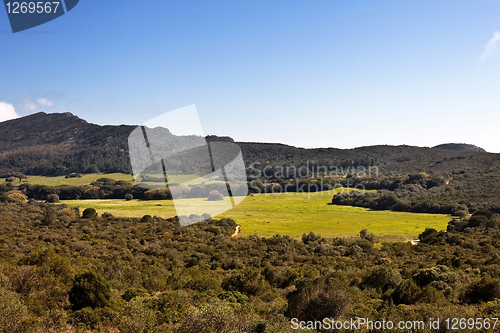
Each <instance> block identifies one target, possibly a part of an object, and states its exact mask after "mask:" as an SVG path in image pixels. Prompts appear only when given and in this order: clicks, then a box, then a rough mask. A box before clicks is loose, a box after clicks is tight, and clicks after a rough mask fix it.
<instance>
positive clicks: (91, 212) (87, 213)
mask: <svg viewBox="0 0 500 333" xmlns="http://www.w3.org/2000/svg"><path fill="white" fill-rule="evenodd" d="M82 217H83V218H84V219H94V218H96V217H97V212H96V210H95V209H94V208H87V209H85V210H84V211H83V214H82Z"/></svg>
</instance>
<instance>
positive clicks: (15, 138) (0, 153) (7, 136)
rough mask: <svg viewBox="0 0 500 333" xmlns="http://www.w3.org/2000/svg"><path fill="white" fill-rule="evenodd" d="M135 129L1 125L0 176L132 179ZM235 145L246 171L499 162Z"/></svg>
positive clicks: (462, 148) (404, 149) (434, 151)
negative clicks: (254, 167) (254, 166)
mask: <svg viewBox="0 0 500 333" xmlns="http://www.w3.org/2000/svg"><path fill="white" fill-rule="evenodd" d="M136 127H137V125H97V124H92V123H89V122H87V121H86V120H84V119H81V118H79V117H78V116H75V115H73V114H71V113H69V112H66V113H45V112H38V113H35V114H32V115H28V116H25V117H21V118H17V119H12V120H8V121H5V122H1V123H0V137H1V140H0V174H5V173H9V172H23V173H26V174H31V175H64V174H68V173H72V172H80V173H93V172H104V173H107V172H125V173H130V172H131V167H130V161H129V156H128V140H127V139H128V135H129V134H130V133H131V132H132V131H133V130H134V129H135V128H136ZM206 140H207V141H209V142H210V141H228V142H234V140H233V139H232V138H230V137H227V136H216V135H209V136H207V137H206ZM237 144H238V145H239V146H240V147H241V149H242V152H243V157H244V159H245V161H246V163H247V166H249V165H250V164H251V163H254V162H257V163H260V164H261V165H283V166H285V165H296V166H298V165H301V163H302V164H303V163H306V162H309V163H312V164H315V165H336V166H349V165H365V166H368V165H377V166H380V167H381V168H382V169H383V172H384V173H402V172H415V171H417V172H418V171H420V172H428V171H440V170H441V171H446V170H447V169H449V168H443V167H442V166H443V165H439V164H443V163H444V164H445V165H446V164H449V162H450V161H455V162H456V161H459V160H464V159H471V158H472V159H474V160H475V162H479V163H480V164H483V163H485V162H486V160H490V159H493V160H495V161H496V160H498V159H499V156H500V155H498V154H491V153H487V152H486V151H484V149H482V148H480V147H476V146H474V145H468V144H442V145H438V146H435V147H432V148H429V147H417V146H408V145H399V146H390V145H375V146H363V147H357V148H351V149H340V148H333V147H331V148H298V147H294V146H290V145H286V144H282V143H259V142H237ZM462 162H463V161H462ZM436 163H437V164H436ZM455 164H458V165H460V164H463V163H455ZM472 164H473V165H474V164H477V163H472ZM432 169H434V170H432ZM448 171H449V170H448Z"/></svg>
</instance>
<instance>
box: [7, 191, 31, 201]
mask: <svg viewBox="0 0 500 333" xmlns="http://www.w3.org/2000/svg"><path fill="white" fill-rule="evenodd" d="M7 197H8V198H9V201H10V202H28V197H27V196H25V195H24V194H22V193H11V194H9V195H8V196H7Z"/></svg>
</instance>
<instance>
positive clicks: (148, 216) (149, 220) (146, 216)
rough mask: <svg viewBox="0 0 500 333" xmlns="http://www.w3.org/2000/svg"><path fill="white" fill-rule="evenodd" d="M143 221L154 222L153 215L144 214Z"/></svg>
mask: <svg viewBox="0 0 500 333" xmlns="http://www.w3.org/2000/svg"><path fill="white" fill-rule="evenodd" d="M141 222H148V223H149V222H153V218H152V217H151V215H144V216H143V217H142V218H141Z"/></svg>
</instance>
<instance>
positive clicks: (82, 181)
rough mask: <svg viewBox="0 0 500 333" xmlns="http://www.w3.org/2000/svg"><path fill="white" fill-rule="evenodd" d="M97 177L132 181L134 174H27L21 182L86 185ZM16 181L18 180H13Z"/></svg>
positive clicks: (3, 180)
mask: <svg viewBox="0 0 500 333" xmlns="http://www.w3.org/2000/svg"><path fill="white" fill-rule="evenodd" d="M99 178H111V179H114V180H124V181H127V182H133V181H134V176H132V175H130V174H126V173H106V174H102V173H96V174H87V175H83V176H82V177H80V178H78V177H75V178H65V177H64V176H59V177H45V176H28V179H24V180H23V181H22V183H30V184H33V185H47V186H61V185H88V184H90V183H92V182H95V181H96V180H98V179H99ZM3 182H5V178H3V179H0V183H3ZM15 182H16V183H18V182H19V180H15Z"/></svg>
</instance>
